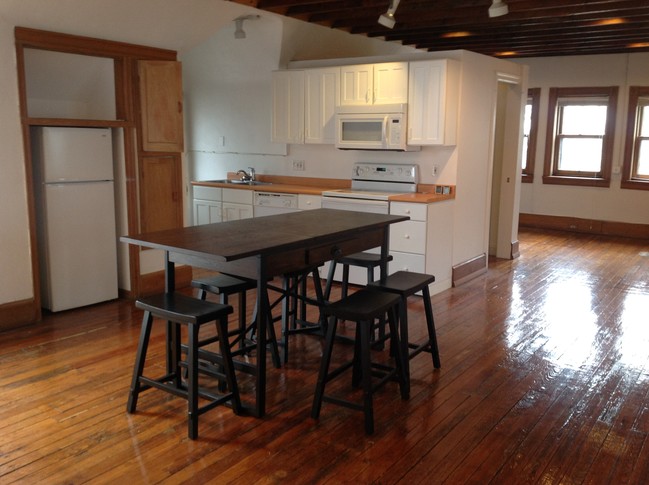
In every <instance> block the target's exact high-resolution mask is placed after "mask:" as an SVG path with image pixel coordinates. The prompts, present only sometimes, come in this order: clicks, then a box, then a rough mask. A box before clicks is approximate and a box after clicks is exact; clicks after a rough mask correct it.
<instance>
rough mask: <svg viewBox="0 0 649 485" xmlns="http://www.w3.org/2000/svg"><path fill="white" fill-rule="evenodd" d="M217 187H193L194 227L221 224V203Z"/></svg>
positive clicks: (219, 191)
mask: <svg viewBox="0 0 649 485" xmlns="http://www.w3.org/2000/svg"><path fill="white" fill-rule="evenodd" d="M221 197H222V195H221V189H220V188H219V187H204V186H201V185H196V186H195V187H194V203H193V207H194V225H195V226H200V225H202V224H212V223H215V222H221V221H222V220H223V219H222V215H221V211H222V202H221V200H222V199H221Z"/></svg>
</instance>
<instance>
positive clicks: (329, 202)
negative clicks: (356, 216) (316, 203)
mask: <svg viewBox="0 0 649 485" xmlns="http://www.w3.org/2000/svg"><path fill="white" fill-rule="evenodd" d="M322 208H323V209H340V210H346V211H357V212H373V213H375V214H389V213H390V202H388V201H387V200H368V199H353V198H348V197H327V196H323V197H322Z"/></svg>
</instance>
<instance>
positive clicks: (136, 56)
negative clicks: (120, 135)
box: [14, 27, 177, 321]
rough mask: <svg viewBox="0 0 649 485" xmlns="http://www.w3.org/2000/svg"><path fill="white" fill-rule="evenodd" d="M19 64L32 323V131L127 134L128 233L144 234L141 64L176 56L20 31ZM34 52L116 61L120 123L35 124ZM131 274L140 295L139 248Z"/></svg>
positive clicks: (37, 312) (36, 303)
mask: <svg viewBox="0 0 649 485" xmlns="http://www.w3.org/2000/svg"><path fill="white" fill-rule="evenodd" d="M14 36H15V40H16V59H17V75H18V96H19V104H20V119H21V125H22V133H23V150H24V154H25V156H24V159H25V179H26V180H25V183H26V185H27V187H26V190H27V204H28V218H29V244H30V249H31V251H30V252H31V263H32V282H33V294H34V298H33V300H32V305H33V307H32V308H31V310H30V311H29V313H30V319H31V320H32V321H39V320H40V319H41V318H42V313H41V295H40V271H39V269H40V268H39V258H38V244H37V238H36V204H35V200H34V190H33V173H32V153H31V135H30V127H32V126H44V125H50V126H107V127H112V128H122V129H123V131H124V163H125V167H124V168H125V174H126V199H127V201H126V203H127V226H128V232H129V233H133V234H135V233H137V232H139V215H138V214H139V211H138V204H139V197H138V184H137V176H138V175H137V174H138V157H139V153H140V149H139V148H138V142H137V140H138V138H140V137H139V136H138V134H139V131H140V126H139V124H138V119H137V109H136V107H135V100H136V99H137V88H138V86H137V61H139V60H143V59H147V60H166V61H176V60H177V53H176V52H175V51H171V50H166V49H158V48H154V47H147V46H140V45H135V44H127V43H122V42H115V41H108V40H102V39H95V38H91V37H82V36H76V35H70V34H63V33H57V32H47V31H42V30H36V29H29V28H25V27H16V28H15V30H14ZM26 48H33V49H41V50H50V51H56V52H65V53H70V54H81V55H87V56H94V57H106V58H112V59H113V60H114V66H115V104H116V113H117V120H78V119H58V118H47V119H44V118H30V117H29V115H28V113H27V91H26V82H25V62H24V49H26ZM129 270H130V283H131V290H130V292H131V293H132V294H138V293H139V287H140V274H139V273H140V258H139V248H137V247H135V246H130V247H129Z"/></svg>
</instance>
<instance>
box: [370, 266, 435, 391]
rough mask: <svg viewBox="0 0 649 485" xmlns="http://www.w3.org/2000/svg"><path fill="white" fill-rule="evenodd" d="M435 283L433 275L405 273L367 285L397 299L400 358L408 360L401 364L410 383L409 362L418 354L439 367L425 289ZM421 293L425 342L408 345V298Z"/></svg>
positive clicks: (428, 295)
mask: <svg viewBox="0 0 649 485" xmlns="http://www.w3.org/2000/svg"><path fill="white" fill-rule="evenodd" d="M434 281H435V277H434V276H433V275H428V274H423V273H412V272H409V271H397V272H396V273H392V274H391V275H389V276H388V277H387V278H386V279H385V281H384V282H383V283H381V282H380V281H375V282H372V283H370V284H369V285H368V287H370V288H375V289H377V290H380V291H384V292H388V293H392V294H395V295H398V296H399V297H400V298H401V305H399V328H400V332H401V335H400V339H401V346H402V354H403V355H405V356H407V357H408V358H407V359H406V360H405V365H404V369H405V375H406V378H407V379H408V381H410V365H409V360H410V359H412V358H413V357H415V356H416V355H418V354H419V353H421V352H429V353H430V354H431V356H432V359H433V366H434V367H435V368H436V369H439V368H440V367H441V365H442V364H441V361H440V359H439V349H438V347H437V335H436V332H435V320H434V319H433V307H432V304H431V302H430V290H429V289H428V285H430V284H431V283H433V282H434ZM418 291H421V293H422V297H423V301H424V311H425V313H426V327H427V329H428V339H427V340H426V341H425V342H422V343H420V344H415V343H411V342H409V340H408V302H407V300H408V297H409V296H412V295H414V294H415V293H417V292H418Z"/></svg>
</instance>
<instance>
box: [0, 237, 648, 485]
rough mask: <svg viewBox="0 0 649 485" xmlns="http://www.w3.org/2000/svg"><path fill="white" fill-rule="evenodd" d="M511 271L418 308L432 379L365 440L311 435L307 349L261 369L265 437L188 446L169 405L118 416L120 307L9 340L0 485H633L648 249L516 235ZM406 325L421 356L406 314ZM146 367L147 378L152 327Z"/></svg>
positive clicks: (62, 319) (338, 419)
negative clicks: (435, 346)
mask: <svg viewBox="0 0 649 485" xmlns="http://www.w3.org/2000/svg"><path fill="white" fill-rule="evenodd" d="M520 254H521V256H520V258H518V259H516V260H511V261H510V260H495V259H494V260H490V262H489V271H488V272H487V273H486V274H484V275H482V276H480V277H478V278H476V279H474V280H472V281H470V282H468V283H466V284H465V285H463V286H461V287H458V288H452V289H450V290H447V291H444V292H442V293H440V294H438V295H435V296H433V297H432V302H433V311H434V315H435V323H436V327H437V338H438V341H439V348H440V355H441V363H442V367H441V369H434V368H433V364H432V361H431V357H430V355H429V354H426V353H422V354H420V355H419V356H417V357H415V358H414V359H413V360H412V361H411V363H410V364H411V368H410V370H411V377H412V383H411V386H412V388H411V393H410V399H409V400H407V401H403V400H401V398H400V395H399V391H398V387H397V385H396V383H388V384H387V385H386V386H384V387H383V388H381V389H380V391H378V392H377V394H376V395H375V401H374V412H375V416H374V420H375V432H374V434H373V435H372V436H366V435H365V433H364V429H363V418H362V414H361V413H360V412H358V411H353V410H349V409H343V408H340V407H337V406H333V405H331V404H328V403H325V404H324V405H323V407H322V412H321V415H320V419H319V420H318V421H316V420H314V419H312V418H311V417H310V411H311V404H312V400H313V392H314V388H315V383H316V377H317V372H318V365H319V363H320V358H321V354H322V344H323V342H322V340H321V339H320V338H317V337H315V336H309V335H298V336H293V337H292V338H291V348H290V350H291V353H290V361H289V362H288V364H286V365H285V366H283V367H282V368H281V369H275V368H273V366H272V365H271V364H270V363H269V366H268V395H267V396H268V397H267V415H266V416H265V417H264V418H262V419H258V418H254V417H243V416H236V415H234V414H233V412H232V410H231V409H229V408H227V407H218V408H216V409H213V410H210V411H208V412H207V413H205V414H204V415H202V416H201V418H200V422H199V438H198V439H197V440H196V441H192V440H189V439H188V438H187V422H186V419H187V418H186V402H185V401H184V400H183V399H180V398H177V397H173V396H170V395H167V394H164V393H162V392H160V391H157V390H150V391H146V392H144V393H143V394H142V396H141V397H140V402H139V404H138V410H137V412H136V413H135V414H127V412H126V400H127V394H128V388H129V384H130V379H131V375H132V370H133V362H134V358H135V350H136V346H137V340H138V336H139V332H140V323H141V318H142V312H141V311H139V310H137V309H135V307H134V304H133V302H130V301H123V300H119V301H115V302H110V303H106V304H100V305H95V306H92V307H87V308H82V309H77V310H72V311H66V312H61V313H56V314H48V315H46V316H45V318H44V320H43V321H42V322H41V323H39V324H38V325H35V326H31V327H27V328H23V329H18V330H12V331H8V332H4V333H2V334H0V389H2V391H1V393H0V482H1V483H3V484H10V483H47V484H58V483H74V484H81V483H93V484H101V483H111V484H112V483H131V484H136V483H138V484H139V483H174V484H176V483H201V484H204V483H218V484H224V483H237V484H248V483H290V484H312V483H322V484H325V483H326V484H337V483H381V484H396V483H407V484H408V485H413V484H419V483H422V484H431V483H433V484H437V483H449V484H462V483H475V484H487V483H494V484H518V483H520V484H529V483H543V484H579V483H596V484H600V483H601V484H611V483H615V484H640V483H646V480H647V477H648V476H649V318H648V316H647V309H648V308H649V243H648V242H647V241H643V240H637V239H625V238H612V237H604V236H592V235H584V234H574V233H563V232H540V231H533V230H522V231H521V233H520ZM249 300H250V301H254V297H253V295H252V294H251V295H250V298H249ZM232 304H233V306H235V310H236V299H233V301H232ZM252 306H253V305H252V304H251V305H249V311H250V309H251V308H250V307H252ZM409 319H410V329H411V330H410V337H411V340H417V339H421V338H423V337H424V335H425V323H424V308H423V305H422V301H421V298H419V297H415V298H412V299H410V301H409ZM233 320H234V319H233ZM233 324H234V321H233ZM342 326H343V331H345V329H346V328H345V325H344V324H343V325H342ZM350 352H351V347H348V348H344V347H343V348H342V350H340V351H339V352H338V353H337V354H336V355H335V356H334V358H335V359H339V358H342V357H343V355H342V354H345V353H347V354H349V353H350ZM149 354H150V358H151V363H150V364H148V365H150V366H154V367H155V366H158V367H160V368H161V369H162V368H163V367H164V325H156V326H154V334H153V336H152V346H151V348H150V350H149ZM269 362H270V359H269ZM342 379H343V380H344V378H342ZM347 383H348V382H343V383H342V384H347ZM241 388H242V389H241V392H242V398H243V399H246V398H247V396H249V395H250V394H251V393H252V392H253V391H254V389H251V384H250V382H248V381H246V379H245V378H242V382H241Z"/></svg>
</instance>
